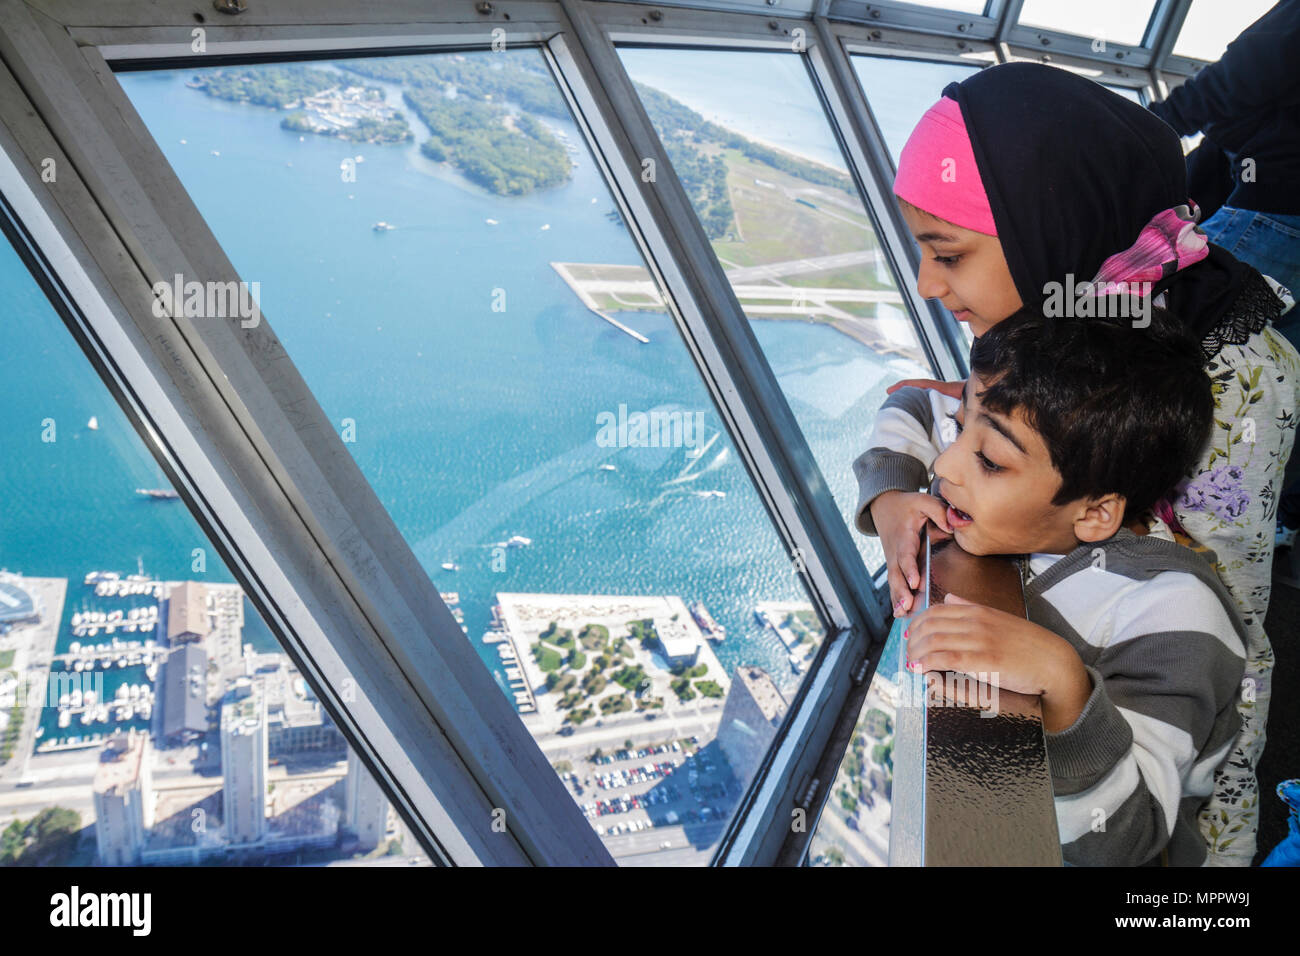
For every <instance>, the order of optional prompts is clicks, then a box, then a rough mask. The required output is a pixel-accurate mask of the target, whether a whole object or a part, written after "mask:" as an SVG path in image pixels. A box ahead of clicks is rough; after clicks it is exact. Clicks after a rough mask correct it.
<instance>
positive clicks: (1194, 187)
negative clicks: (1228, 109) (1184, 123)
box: [1187, 136, 1234, 222]
mask: <svg viewBox="0 0 1300 956" xmlns="http://www.w3.org/2000/svg"><path fill="white" fill-rule="evenodd" d="M1233 185H1234V183H1233V179H1232V163H1231V161H1230V160H1229V159H1228V154H1227V153H1225V152H1224V151H1223V150H1222V149H1220V148H1219V146H1218V144H1217V143H1215V142H1214V141H1213V140H1212V139H1210V138H1209V137H1208V136H1206V137H1205V138H1204V139H1202V140H1201V144H1200V145H1199V146H1197V147H1196V148H1195V149H1194V150H1192V151H1191V152H1190V153H1188V154H1187V195H1189V196H1191V197H1192V199H1194V200H1195V201H1196V205H1197V206H1199V207H1200V208H1201V220H1200V221H1201V222H1205V220H1207V219H1209V218H1210V217H1211V216H1213V215H1214V214H1215V212H1217V211H1218V209H1219V207H1220V206H1222V205H1223V204H1224V203H1226V202H1227V201H1228V195H1229V194H1230V193H1231V192H1232V188H1233Z"/></svg>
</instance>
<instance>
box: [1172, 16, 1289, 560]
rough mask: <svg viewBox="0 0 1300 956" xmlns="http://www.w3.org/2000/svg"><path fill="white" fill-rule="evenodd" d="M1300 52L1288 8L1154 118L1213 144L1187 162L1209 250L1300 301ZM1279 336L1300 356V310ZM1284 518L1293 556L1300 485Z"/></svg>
mask: <svg viewBox="0 0 1300 956" xmlns="http://www.w3.org/2000/svg"><path fill="white" fill-rule="evenodd" d="M1298 45H1300V0H1280V2H1279V3H1278V4H1277V5H1275V6H1274V7H1273V8H1272V9H1270V10H1269V11H1268V12H1267V13H1266V14H1264V15H1263V16H1262V17H1260V18H1259V19H1258V20H1256V21H1255V22H1254V23H1252V24H1251V25H1250V26H1249V27H1247V28H1246V29H1245V30H1244V31H1242V33H1241V35H1240V36H1238V37H1237V38H1236V39H1235V40H1233V41H1232V42H1231V43H1229V44H1228V48H1227V50H1226V51H1225V52H1224V54H1223V56H1222V57H1221V58H1220V59H1219V61H1218V62H1217V63H1212V64H1210V65H1209V66H1207V67H1205V68H1204V69H1203V70H1201V71H1200V72H1199V73H1197V74H1196V75H1195V76H1193V77H1192V78H1191V79H1189V80H1187V81H1186V82H1185V83H1183V85H1182V86H1180V87H1178V88H1177V89H1175V90H1174V91H1173V92H1172V93H1170V94H1169V96H1168V97H1167V98H1166V99H1165V100H1163V101H1161V102H1159V103H1152V104H1151V106H1150V109H1151V111H1152V112H1153V113H1155V114H1156V115H1157V116H1159V117H1160V118H1161V119H1162V120H1164V121H1165V122H1166V123H1168V124H1169V125H1170V126H1172V127H1173V128H1174V131H1175V132H1177V133H1178V135H1180V136H1192V135H1195V134H1196V133H1198V132H1200V133H1204V134H1205V139H1204V140H1203V141H1202V142H1201V145H1200V146H1199V147H1198V148H1197V149H1196V150H1194V151H1193V152H1192V154H1191V155H1189V156H1188V178H1189V189H1190V190H1191V192H1192V198H1193V199H1195V200H1196V201H1197V203H1198V204H1199V205H1201V207H1202V209H1203V210H1204V212H1205V214H1206V215H1207V216H1208V218H1207V219H1206V220H1205V221H1204V222H1202V223H1201V229H1203V230H1204V231H1205V233H1206V235H1207V236H1208V237H1209V239H1210V241H1211V242H1213V243H1214V244H1215V245H1219V246H1222V247H1223V248H1225V249H1227V250H1228V251H1229V252H1231V253H1232V254H1233V255H1234V256H1236V257H1237V258H1238V259H1240V260H1242V261H1243V262H1247V263H1249V264H1250V265H1252V266H1254V267H1255V268H1256V269H1258V270H1259V271H1260V272H1262V273H1263V274H1264V275H1266V276H1268V277H1270V278H1271V279H1273V280H1274V281H1275V282H1277V283H1278V284H1279V285H1281V286H1283V287H1285V288H1286V289H1288V290H1289V291H1290V293H1291V296H1292V298H1297V299H1300V69H1298V68H1297V67H1296V64H1295V54H1296V50H1297V49H1298V48H1300V46H1298ZM1198 182H1199V183H1201V184H1202V185H1201V187H1200V188H1201V189H1202V195H1198V194H1197V183H1198ZM1224 192H1226V197H1225V196H1224ZM1203 197H1204V200H1205V201H1202V199H1203ZM1220 203H1221V205H1220ZM1216 206H1217V209H1215V207H1216ZM1211 211H1213V213H1212V214H1211ZM1275 328H1276V329H1277V330H1278V332H1280V333H1281V334H1282V335H1284V336H1285V337H1286V338H1287V339H1288V340H1289V341H1290V342H1291V344H1293V345H1295V346H1296V347H1297V348H1300V309H1298V308H1294V307H1293V308H1291V309H1290V310H1289V311H1288V312H1287V313H1286V314H1284V315H1283V316H1282V317H1281V318H1280V319H1279V320H1278V321H1277V322H1276V323H1275ZM1277 517H1278V531H1277V544H1276V547H1277V549H1278V550H1281V549H1284V548H1287V549H1293V548H1294V544H1295V538H1296V532H1297V529H1300V482H1294V483H1292V484H1291V485H1290V486H1288V487H1287V488H1286V490H1285V491H1283V492H1282V494H1281V496H1280V497H1279V499H1278V511H1277Z"/></svg>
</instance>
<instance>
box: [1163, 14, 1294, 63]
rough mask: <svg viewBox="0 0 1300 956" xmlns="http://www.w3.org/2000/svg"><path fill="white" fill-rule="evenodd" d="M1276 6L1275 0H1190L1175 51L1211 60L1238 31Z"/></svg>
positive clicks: (1221, 53) (1213, 59)
mask: <svg viewBox="0 0 1300 956" xmlns="http://www.w3.org/2000/svg"><path fill="white" fill-rule="evenodd" d="M1275 5H1276V3H1275V0H1234V2H1233V3H1222V2H1219V0H1193V2H1192V8H1191V9H1190V10H1188V11H1187V18H1186V19H1185V20H1183V26H1182V29H1181V30H1179V31H1178V39H1177V40H1175V41H1174V53H1175V54H1177V55H1178V56H1190V57H1195V58H1196V59H1198V60H1208V61H1209V62H1211V63H1213V62H1214V61H1215V60H1217V59H1219V57H1221V56H1223V51H1224V50H1226V49H1227V48H1228V44H1229V43H1231V42H1232V41H1233V40H1235V39H1236V38H1237V37H1238V35H1240V33H1241V31H1243V30H1245V29H1246V27H1248V26H1250V25H1251V24H1252V23H1254V22H1255V21H1256V20H1258V19H1259V18H1260V17H1262V16H1263V15H1264V14H1266V13H1268V11H1269V10H1271V9H1273V7H1274V6H1275Z"/></svg>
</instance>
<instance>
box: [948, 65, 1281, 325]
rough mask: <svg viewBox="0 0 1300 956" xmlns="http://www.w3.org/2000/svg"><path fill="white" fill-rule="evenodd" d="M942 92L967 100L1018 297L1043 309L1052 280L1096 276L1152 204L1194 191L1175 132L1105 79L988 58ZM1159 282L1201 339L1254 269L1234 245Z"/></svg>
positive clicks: (1213, 250) (1169, 203) (1161, 205)
mask: <svg viewBox="0 0 1300 956" xmlns="http://www.w3.org/2000/svg"><path fill="white" fill-rule="evenodd" d="M943 95H944V96H947V97H950V98H952V99H954V100H956V101H957V103H958V105H959V106H960V107H961V112H962V117H963V119H964V120H965V123H966V130H967V133H968V134H969V136H970V143H971V149H972V151H973V152H974V155H975V162H976V164H977V165H978V167H979V173H980V178H981V179H982V180H983V183H984V189H985V192H986V193H987V195H988V200H989V206H990V207H991V209H992V212H993V221H994V223H995V224H996V225H997V229H998V240H999V241H1000V242H1001V244H1002V250H1003V253H1004V254H1005V255H1006V259H1007V266H1008V267H1009V268H1010V270H1011V278H1012V279H1013V280H1014V282H1015V284H1016V289H1017V291H1018V292H1019V293H1020V298H1021V299H1022V300H1023V301H1024V303H1025V305H1026V306H1028V307H1030V308H1035V309H1038V308H1041V307H1042V305H1043V302H1044V299H1045V298H1046V294H1045V293H1044V291H1043V286H1044V285H1045V284H1046V283H1048V282H1060V283H1061V284H1062V285H1064V284H1065V281H1066V280H1065V276H1066V274H1067V273H1070V274H1073V276H1074V281H1075V284H1076V285H1077V284H1078V283H1080V282H1085V281H1088V280H1091V279H1092V277H1093V276H1094V275H1096V274H1097V270H1098V269H1100V268H1101V264H1102V263H1103V262H1104V261H1105V260H1106V259H1107V258H1109V257H1110V256H1112V255H1114V254H1115V253H1117V252H1122V251H1124V250H1125V249H1127V248H1128V247H1129V246H1131V245H1132V244H1133V243H1134V242H1135V241H1136V240H1137V237H1138V233H1139V232H1141V230H1142V227H1143V226H1145V225H1146V224H1147V223H1148V222H1149V221H1150V219H1151V217H1152V216H1154V215H1156V213H1158V212H1160V211H1162V210H1165V209H1169V208H1171V207H1173V206H1178V205H1182V204H1184V203H1186V202H1187V201H1188V194H1187V168H1186V164H1185V162H1184V160H1183V150H1182V146H1181V144H1180V143H1179V139H1178V135H1177V134H1176V133H1175V132H1174V131H1173V130H1172V129H1171V128H1170V127H1169V126H1167V125H1166V124H1165V122H1164V121H1163V120H1161V119H1160V118H1159V117H1157V116H1155V115H1154V114H1153V113H1150V112H1148V111H1147V110H1146V109H1144V108H1143V107H1141V106H1139V105H1138V104H1137V103H1134V102H1133V101H1132V100H1129V99H1126V98H1125V97H1123V96H1120V95H1119V94H1118V93H1114V92H1111V91H1110V90H1108V89H1106V88H1105V87H1104V86H1102V85H1101V84H1099V83H1095V82H1093V81H1092V80H1090V79H1087V78H1086V77H1083V76H1079V75H1077V74H1074V73H1071V72H1069V71H1067V70H1063V69H1059V68H1057V67H1051V66H1044V65H1042V64H1039V63H1004V64H1000V65H998V66H992V67H988V68H986V69H984V70H981V71H980V72H978V73H975V74H973V75H972V76H970V77H968V78H967V79H965V80H963V81H962V82H960V83H950V84H949V85H948V86H947V87H946V88H945V89H944V91H943ZM1209 250H1210V254H1209V255H1208V256H1207V257H1206V258H1205V259H1202V260H1201V261H1200V262H1198V263H1196V264H1194V265H1191V266H1188V267H1187V268H1185V269H1182V270H1180V271H1178V272H1177V273H1175V274H1174V275H1172V276H1170V277H1169V278H1167V279H1163V280H1161V281H1160V282H1158V283H1156V284H1155V286H1154V289H1153V294H1159V293H1160V292H1166V293H1167V296H1166V298H1167V301H1168V306H1169V309H1170V311H1171V312H1172V313H1173V314H1174V315H1175V316H1176V317H1177V318H1178V319H1179V320H1180V321H1181V322H1183V323H1184V325H1185V326H1186V327H1187V329H1188V331H1189V332H1193V333H1195V337H1196V339H1197V340H1198V341H1200V340H1203V339H1204V338H1205V337H1206V335H1207V334H1208V333H1209V332H1211V331H1212V330H1213V329H1214V328H1215V327H1216V326H1218V325H1219V323H1220V321H1221V320H1222V319H1223V318H1224V315H1225V313H1227V312H1228V311H1229V309H1230V308H1231V307H1232V305H1233V302H1234V300H1235V299H1236V298H1237V295H1238V293H1239V292H1240V291H1241V289H1242V286H1243V283H1244V282H1245V281H1246V280H1247V279H1248V278H1249V277H1250V276H1251V275H1252V274H1254V272H1255V270H1254V269H1253V268H1251V267H1250V266H1248V265H1246V264H1245V263H1244V262H1241V261H1240V260H1239V259H1237V258H1236V257H1235V256H1233V255H1232V254H1231V253H1229V252H1228V251H1227V250H1226V249H1223V248H1221V247H1219V246H1216V245H1214V244H1213V243H1211V244H1210V246H1209Z"/></svg>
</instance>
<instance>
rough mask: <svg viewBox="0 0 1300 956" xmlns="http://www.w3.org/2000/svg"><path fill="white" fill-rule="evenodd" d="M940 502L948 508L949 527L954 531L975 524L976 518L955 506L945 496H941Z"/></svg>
mask: <svg viewBox="0 0 1300 956" xmlns="http://www.w3.org/2000/svg"><path fill="white" fill-rule="evenodd" d="M939 500H940V501H942V502H943V503H944V504H946V505H947V506H948V525H949V526H950V527H951V528H953V529H954V530H956V529H957V528H965V527H966V526H967V525H970V524H973V523H974V521H975V519H974V518H972V517H971V516H970V515H968V514H967V513H966V512H964V511H962V510H961V509H960V508H958V507H956V506H955V505H953V503H952V502H951V501H949V500H948V499H947V498H945V497H943V495H940V496H939Z"/></svg>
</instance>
